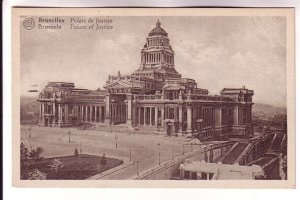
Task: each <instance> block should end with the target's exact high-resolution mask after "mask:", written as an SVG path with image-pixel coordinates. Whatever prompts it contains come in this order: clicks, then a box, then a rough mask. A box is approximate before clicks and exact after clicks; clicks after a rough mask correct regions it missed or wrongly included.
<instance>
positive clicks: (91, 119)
mask: <svg viewBox="0 0 300 200" xmlns="http://www.w3.org/2000/svg"><path fill="white" fill-rule="evenodd" d="M89 107H90V122H92V121H93V106H89Z"/></svg>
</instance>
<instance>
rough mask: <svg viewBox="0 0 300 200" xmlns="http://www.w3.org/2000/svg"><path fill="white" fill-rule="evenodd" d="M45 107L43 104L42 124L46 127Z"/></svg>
mask: <svg viewBox="0 0 300 200" xmlns="http://www.w3.org/2000/svg"><path fill="white" fill-rule="evenodd" d="M44 115H45V105H44V103H42V124H43V125H45V124H44V123H45V116H44Z"/></svg>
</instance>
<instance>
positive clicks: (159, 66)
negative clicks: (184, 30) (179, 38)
mask: <svg viewBox="0 0 300 200" xmlns="http://www.w3.org/2000/svg"><path fill="white" fill-rule="evenodd" d="M149 69H156V70H157V71H159V72H161V73H163V74H166V73H167V74H170V77H172V78H180V77H181V75H180V74H178V72H177V71H176V70H175V65H174V51H173V49H172V47H171V45H170V40H169V38H168V33H167V32H166V31H165V30H164V29H163V28H161V23H160V21H159V20H158V21H157V22H156V26H155V28H154V29H152V30H151V31H150V33H149V34H148V37H147V38H146V43H145V45H144V47H143V49H142V50H141V64H140V68H139V70H149ZM165 78H168V76H166V77H165Z"/></svg>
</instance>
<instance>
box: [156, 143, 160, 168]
mask: <svg viewBox="0 0 300 200" xmlns="http://www.w3.org/2000/svg"><path fill="white" fill-rule="evenodd" d="M157 146H158V164H159V165H160V149H159V146H160V143H158V144H157Z"/></svg>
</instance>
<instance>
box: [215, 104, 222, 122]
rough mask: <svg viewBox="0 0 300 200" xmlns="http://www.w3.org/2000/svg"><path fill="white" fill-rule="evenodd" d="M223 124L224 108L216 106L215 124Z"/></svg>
mask: <svg viewBox="0 0 300 200" xmlns="http://www.w3.org/2000/svg"><path fill="white" fill-rule="evenodd" d="M221 125H222V108H215V126H221Z"/></svg>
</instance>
